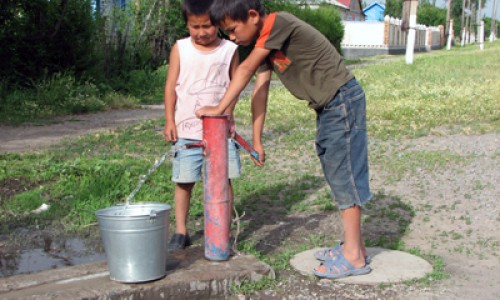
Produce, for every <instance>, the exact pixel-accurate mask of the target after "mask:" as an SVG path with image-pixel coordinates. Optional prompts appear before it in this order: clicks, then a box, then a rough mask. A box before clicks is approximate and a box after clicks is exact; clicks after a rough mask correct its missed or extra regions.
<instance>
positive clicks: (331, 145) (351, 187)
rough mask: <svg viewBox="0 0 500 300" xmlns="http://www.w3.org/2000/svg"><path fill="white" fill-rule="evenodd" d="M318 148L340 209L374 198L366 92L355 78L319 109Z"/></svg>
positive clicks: (317, 122)
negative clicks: (370, 182) (369, 159)
mask: <svg viewBox="0 0 500 300" xmlns="http://www.w3.org/2000/svg"><path fill="white" fill-rule="evenodd" d="M316 113H317V117H316V130H317V132H316V151H317V153H318V156H319V159H320V161H321V167H322V168H323V174H324V176H325V178H326V181H327V182H328V184H329V185H330V188H331V190H332V196H333V198H334V199H335V200H336V201H337V204H338V207H339V209H346V208H349V207H352V206H354V205H358V206H361V207H362V206H363V205H364V204H365V203H366V202H368V201H369V200H370V199H371V198H372V196H373V195H372V194H371V193H370V186H369V175H368V146H367V143H368V138H367V133H366V98H365V93H364V91H363V89H362V88H361V86H360V85H359V84H358V82H357V81H356V79H355V78H353V79H351V80H350V81H348V82H347V83H346V84H344V85H343V86H342V87H341V88H340V89H339V91H338V92H337V94H336V95H335V96H334V97H333V99H331V100H330V101H329V102H328V103H327V104H326V105H325V106H324V107H323V108H321V109H317V110H316Z"/></svg>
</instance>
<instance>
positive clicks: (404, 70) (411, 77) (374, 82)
mask: <svg viewBox="0 0 500 300" xmlns="http://www.w3.org/2000/svg"><path fill="white" fill-rule="evenodd" d="M499 47H500V45H499V44H498V43H496V44H494V45H493V46H492V47H491V48H488V49H486V50H485V51H480V50H479V49H477V50H473V51H455V52H453V53H446V52H444V51H435V52H432V53H430V54H429V55H422V56H419V57H418V58H417V59H416V60H415V62H414V63H413V64H412V65H407V64H405V62H404V61H401V60H399V61H394V62H390V63H385V64H376V65H368V66H367V67H364V68H356V69H354V70H353V72H354V74H355V75H356V78H357V79H358V80H360V82H361V84H362V86H363V88H364V89H365V92H366V95H367V110H368V114H367V115H368V126H369V132H370V134H371V135H372V136H376V137H378V138H381V139H391V138H395V137H418V136H423V135H428V134H430V133H431V132H432V130H437V131H440V130H441V129H440V128H443V127H448V128H451V129H452V132H455V133H457V132H458V133H465V134H475V133H484V132H495V131H498V130H499V129H500V103H499V101H498V99H500V62H499V60H498V58H497V55H498V48H499ZM477 99H480V101H477Z"/></svg>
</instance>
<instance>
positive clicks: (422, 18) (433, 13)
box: [417, 3, 446, 26]
mask: <svg viewBox="0 0 500 300" xmlns="http://www.w3.org/2000/svg"><path fill="white" fill-rule="evenodd" d="M417 23H418V24H423V25H427V26H439V25H444V24H446V9H444V8H439V7H435V6H434V5H432V4H430V3H425V4H422V5H420V6H419V7H418V12H417Z"/></svg>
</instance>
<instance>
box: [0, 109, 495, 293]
mask: <svg viewBox="0 0 500 300" xmlns="http://www.w3.org/2000/svg"><path fill="white" fill-rule="evenodd" d="M163 114H164V111H163V106H149V107H144V108H143V109H138V110H117V111H109V112H102V113H97V114H89V115H81V116H71V117H61V118H57V119H56V120H55V121H54V123H51V124H46V125H42V126H34V125H32V126H22V127H10V126H0V153H1V152H25V151H34V150H38V149H44V148H47V147H50V146H52V145H54V144H56V143H57V142H59V141H60V140H61V139H64V138H67V137H74V136H79V135H83V134H86V133H89V132H93V131H96V130H103V129H104V130H106V129H112V128H115V127H117V126H123V125H129V124H131V123H133V122H136V121H140V120H145V119H152V118H158V117H160V116H163ZM375 143H377V142H376V141H375ZM380 143H382V142H380ZM499 145H500V134H498V133H490V134H484V135H466V134H463V135H462V134H460V135H443V136H428V137H424V138H418V139H413V140H407V141H404V142H402V143H400V144H397V145H396V144H386V145H385V147H386V149H387V153H400V154H401V155H405V154H407V153H413V152H415V151H422V152H431V151H438V152H439V151H441V152H446V153H452V154H453V155H458V156H460V157H463V158H464V160H463V161H460V162H454V163H450V164H447V165H446V167H445V168H440V169H438V170H437V171H432V172H428V171H427V170H425V169H420V168H419V167H418V166H417V167H416V169H415V170H414V171H413V172H407V174H404V175H403V177H402V178H401V179H399V180H390V178H389V177H388V176H389V175H388V172H387V170H385V169H384V166H383V165H376V164H375V165H373V164H372V166H371V170H370V171H371V174H370V175H371V178H372V189H373V192H374V193H375V194H377V193H378V194H383V195H386V196H384V197H381V198H382V200H383V201H380V202H381V203H382V202H384V203H386V204H385V205H388V206H390V205H391V201H392V204H394V203H396V202H398V203H404V205H409V206H411V207H412V208H413V210H414V212H415V214H414V215H413V216H411V217H410V216H406V217H403V218H402V219H400V220H403V221H407V222H409V230H407V231H406V232H405V233H404V235H403V238H402V239H403V241H404V243H405V246H406V247H407V248H412V247H417V248H418V249H420V250H421V251H422V252H426V253H431V254H434V255H438V256H440V257H442V258H443V260H444V262H445V264H446V266H445V271H446V272H447V273H448V274H449V278H447V279H444V280H441V281H438V282H437V283H435V284H431V285H430V286H424V287H422V286H419V285H416V284H412V285H405V284H396V285H389V286H355V285H345V284H341V283H337V282H335V281H330V280H316V279H313V278H309V277H304V276H302V275H300V274H298V273H296V272H294V271H291V270H287V271H282V272H280V273H279V276H280V278H281V279H283V280H281V281H280V283H279V284H278V286H276V287H274V288H272V289H269V290H265V291H261V292H259V293H256V294H253V295H251V296H249V297H247V298H251V299H498V297H499V296H498V295H500V276H498V267H500V264H499V252H498V250H499V238H500V231H499V230H498V228H499V221H500V214H499V209H498V207H499V206H498V204H497V202H496V201H498V199H499V198H500V197H499V196H500V184H499V182H500V168H499V167H500V159H499V158H500V155H499V154H500V146H499ZM318 175H320V174H318ZM4 183H5V182H4ZM16 187H23V188H27V187H24V186H23V184H22V183H16V182H11V183H9V184H8V186H7V185H6V186H2V187H0V188H1V189H3V190H2V191H0V192H1V193H2V194H3V195H6V196H8V195H9V194H10V195H11V194H13V193H16V192H19V191H20V190H22V189H21V188H18V189H16ZM379 200H380V197H379ZM337 215H338V213H320V214H317V213H316V214H307V213H297V214H292V215H291V214H288V215H281V216H280V215H275V216H274V218H275V219H267V220H265V222H264V221H263V223H262V224H264V225H262V226H260V227H259V228H258V230H256V231H255V232H254V233H253V234H256V235H263V236H266V237H267V238H266V240H270V241H276V242H279V241H281V240H282V239H290V240H297V241H302V242H303V241H304V240H305V239H306V238H305V236H307V235H308V234H310V233H313V232H318V230H319V231H324V232H328V231H331V230H339V226H340V222H339V219H338V216H337ZM262 218H269V216H262ZM282 225H284V226H282ZM368 226H370V225H368ZM380 227H386V228H380ZM283 228H287V229H288V230H284V229H283ZM377 228H378V229H377ZM376 230H385V231H383V234H386V233H387V234H390V231H391V228H390V227H389V226H383V224H380V223H378V227H377V226H375V225H371V226H370V228H364V231H365V233H366V234H367V235H370V234H374V233H373V231H376ZM396 231H397V230H396ZM24 234H26V236H29V233H26V232H25V233H24ZM400 234H401V233H400ZM37 238H38V239H39V240H41V241H40V243H43V242H44V237H43V235H42V236H38V237H37ZM20 239H22V238H20ZM17 240H19V239H17ZM5 243H6V242H5V241H2V242H0V252H1V251H2V247H4V248H5V247H6V244H5ZM45 244H47V241H46V240H45ZM12 245H13V244H11V246H12ZM49 246H50V243H49ZM261 246H262V247H261V248H265V247H266V246H269V247H271V246H272V245H261ZM0 263H1V262H0ZM394 263H396V264H397V262H396V261H395V262H394ZM236 298H241V297H236Z"/></svg>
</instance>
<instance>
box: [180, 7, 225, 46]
mask: <svg viewBox="0 0 500 300" xmlns="http://www.w3.org/2000/svg"><path fill="white" fill-rule="evenodd" d="M187 27H188V29H189V35H190V36H191V39H192V40H193V42H194V43H196V44H198V45H202V46H210V45H212V44H213V43H214V42H215V41H216V40H217V30H218V27H217V26H214V25H212V22H211V21H210V16H209V15H208V14H206V15H199V16H195V15H188V18H187Z"/></svg>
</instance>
